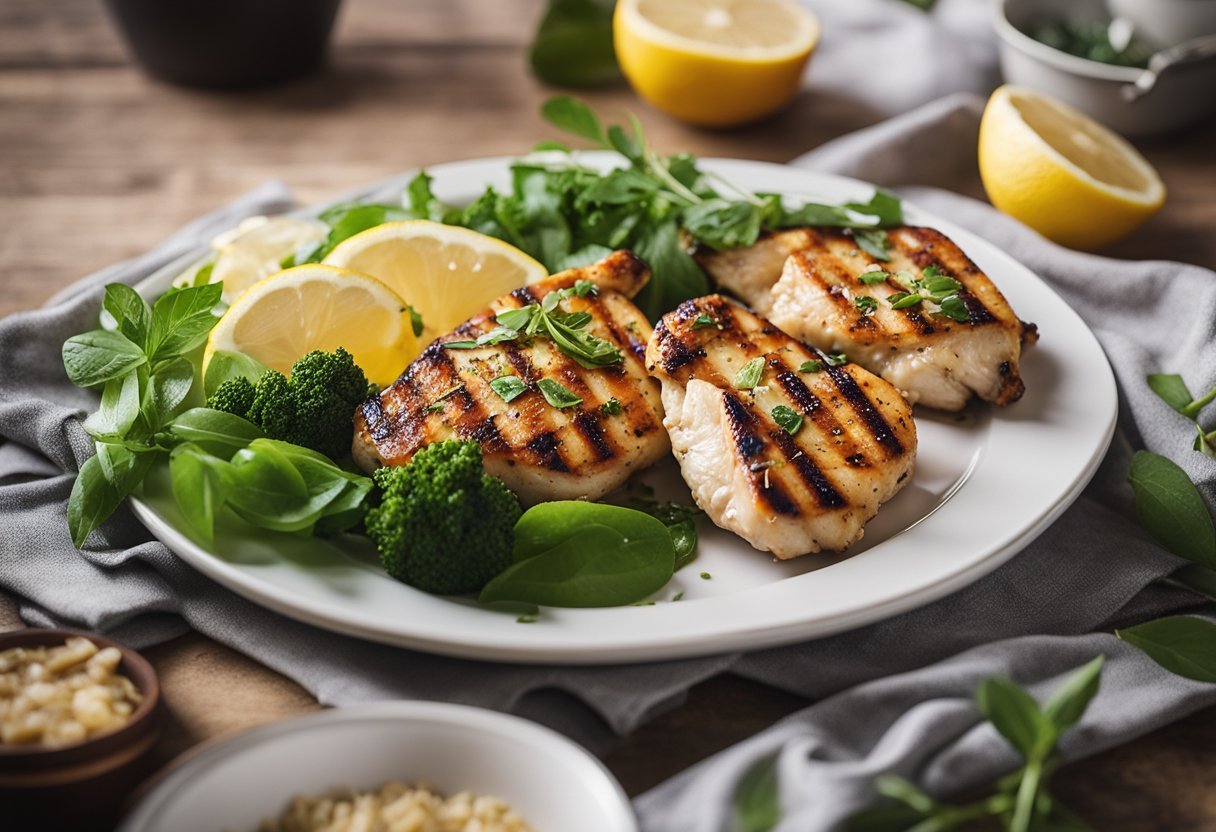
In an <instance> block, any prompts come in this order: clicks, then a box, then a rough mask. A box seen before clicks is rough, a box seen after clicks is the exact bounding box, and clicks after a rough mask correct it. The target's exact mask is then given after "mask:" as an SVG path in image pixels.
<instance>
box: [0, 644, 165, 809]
mask: <svg viewBox="0 0 1216 832" xmlns="http://www.w3.org/2000/svg"><path fill="white" fill-rule="evenodd" d="M72 636H80V637H81V638H87V639H88V640H89V641H91V642H93V643H94V644H96V645H97V646H98V647H116V648H118V650H119V651H120V652H121V653H122V660H121V661H120V662H119V665H118V672H120V673H122V674H123V675H124V676H126V677H127V678H129V679H130V680H131V681H132V682H133V683H134V685H135V687H136V689H137V690H138V691H139V693H140V695H141V697H142V701H141V702H140V704H139V707H138V708H136V709H135V712H134V713H133V714H132V715H131V718H130V719H129V720H128V721H127V723H126V724H125V725H123V726H122V727H121V728H118V729H116V730H114V731H110V732H109V733H105V734H101V735H99V736H97V737H93V738H91V739H86V740H83V741H81V742H78V743H72V744H70V745H61V746H56V747H54V748H46V747H43V746H41V745H11V744H9V745H6V744H3V743H0V804H3V805H4V806H5V815H6V822H7V821H10V820H11V821H17V820H21V821H24V822H26V823H28V824H37V825H38V828H42V829H47V828H59V829H86V828H105V827H104V826H94V825H93V824H94V823H96V822H100V823H103V824H104V823H106V822H107V821H106V820H105V818H109V822H110V823H111V824H112V822H113V819H114V818H115V817H116V816H117V813H118V811H119V807H120V806H121V804H122V802H123V800H124V799H125V798H126V796H127V794H128V793H129V792H130V791H131V789H132V788H133V787H134V786H135V785H136V783H137V782H138V781H139V780H140V779H142V777H143V775H144V774H146V772H144V771H143V770H142V769H141V767H140V765H139V764H140V762H141V758H143V757H144V755H145V754H146V753H147V752H148V750H149V749H151V748H152V746H153V745H154V744H155V742H156V740H157V738H158V737H159V736H160V731H161V720H160V713H161V708H160V683H159V681H158V680H157V678H156V671H155V670H153V668H152V665H150V664H148V661H147V659H145V658H144V657H143V656H141V655H139V654H138V653H136V652H135V651H134V650H131V649H130V648H128V647H124V646H123V645H121V644H117V643H115V642H113V641H111V640H110V639H107V638H103V637H102V636H99V635H96V634H93V633H82V632H77V631H75V630H59V629H34V628H31V629H25V630H16V631H14V632H9V633H0V651H2V650H8V649H10V648H13V647H46V646H55V645H60V644H63V643H64V642H65V641H66V640H67V639H68V638H69V637H72ZM10 810H11V811H13V812H14V813H15V815H10V814H9V812H10ZM14 828H34V826H22V825H21V824H18V826H17V827H14Z"/></svg>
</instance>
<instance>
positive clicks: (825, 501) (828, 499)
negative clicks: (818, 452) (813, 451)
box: [769, 429, 844, 508]
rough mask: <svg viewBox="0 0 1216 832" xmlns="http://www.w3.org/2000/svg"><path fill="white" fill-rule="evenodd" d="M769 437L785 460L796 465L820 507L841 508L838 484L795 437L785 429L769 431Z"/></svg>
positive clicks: (841, 498) (842, 499)
mask: <svg viewBox="0 0 1216 832" xmlns="http://www.w3.org/2000/svg"><path fill="white" fill-rule="evenodd" d="M769 439H771V440H772V441H773V444H774V445H776V446H777V448H778V449H779V450H780V451H781V455H782V456H784V457H785V461H786V462H787V463H788V464H790V465H792V466H794V470H795V471H797V472H798V476H799V477H800V478H801V479H802V482H803V483H804V484H805V485H806V487H807V489H808V490H809V491H810V492H811V493H812V494H814V495H815V499H816V500H817V501H818V502H819V505H820V507H822V508H839V507H840V506H843V505H844V497H843V496H841V494H840V492H839V491H837V490H836V486H835V485H833V484H832V481H831V480H830V479H828V477H827V476H826V475H825V474H824V473H823V471H822V470H820V468H819V466H818V465H816V464H815V460H813V459H811V457H810V456H808V455H807V454H805V453H803V452H802V451H801V450H799V448H798V445H797V443H795V442H794V439H793V437H791V436H790V435H789V434H788V433H786V432H785V431H784V430H781V429H777V430H774V431H771V432H770V433H769Z"/></svg>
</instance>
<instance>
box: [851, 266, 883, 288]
mask: <svg viewBox="0 0 1216 832" xmlns="http://www.w3.org/2000/svg"><path fill="white" fill-rule="evenodd" d="M857 279H858V280H859V281H861V282H862V283H864V284H866V285H867V286H873V285H874V284H875V283H885V282H886V281H887V273H886V272H884V271H883V270H882V269H873V270H871V271H868V272H866V273H865V274H862V275H858V276H857Z"/></svg>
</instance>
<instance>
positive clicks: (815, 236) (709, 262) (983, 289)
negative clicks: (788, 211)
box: [701, 226, 1038, 410]
mask: <svg viewBox="0 0 1216 832" xmlns="http://www.w3.org/2000/svg"><path fill="white" fill-rule="evenodd" d="M888 239H889V241H890V250H889V254H890V260H889V261H888V262H885V263H876V262H874V260H873V258H871V257H870V256H869V255H867V254H865V253H864V252H863V251H861V250H860V249H859V248H858V246H857V243H856V241H855V240H854V238H853V236H852V235H851V234H850V233H849V232H848V231H844V230H840V229H809V228H804V229H795V230H792V231H785V232H779V233H777V234H772V235H769V236H768V237H766V238H764V239H763V240H761V241H760V242H759V243H757V244H756V245H755V246H752V247H751V248H748V249H739V250H736V251H733V252H725V253H723V254H713V255H708V256H705V257H702V258H701V261H702V263H703V264H704V265H705V267H706V268H707V270H708V271H709V272H710V274H711V275H712V276H713V277H714V279H715V280H717V281H718V282H719V283H720V284H721V285H722V286H725V287H726V288H728V289H730V290H731V291H733V292H735V293H737V294H738V295H739V296H740V297H742V298H744V299H745V300H747V301H748V302H749V303H751V304H752V305H753V306H754V308H755V309H756V310H757V311H759V312H761V313H762V314H765V315H767V316H768V317H769V318H770V319H771V320H772V321H773V323H775V324H777V326H779V327H781V328H782V329H784V330H785V331H787V332H789V333H790V334H791V335H793V336H795V337H796V338H799V339H802V340H804V341H806V342H807V343H810V344H813V345H815V346H816V347H818V348H820V349H822V350H825V351H828V352H841V351H843V352H845V353H847V354H848V356H849V358H850V359H852V360H853V361H856V362H858V363H860V364H861V365H862V366H864V367H866V368H867V369H869V370H871V371H873V372H875V373H878V374H879V375H881V376H882V377H883V378H885V379H887V380H888V381H890V382H891V383H892V384H894V385H895V386H896V387H898V388H899V389H900V390H902V391H904V392H905V393H906V394H907V396H908V399H909V400H910V401H912V402H915V403H919V404H923V405H926V406H928V407H934V408H939V409H942V410H959V409H961V408H962V407H963V406H964V405H965V404H966V403H967V400H968V399H970V398H971V396H972V395H973V394H974V395H978V396H979V397H980V398H981V399H984V400H985V401H990V402H993V403H995V404H998V405H1007V404H1010V403H1012V402H1015V401H1017V400H1018V399H1019V398H1021V396H1022V393H1023V391H1024V390H1025V386H1024V384H1023V381H1022V377H1021V372H1020V361H1021V354H1022V347H1023V345H1025V344H1029V343H1033V342H1034V341H1035V340H1037V337H1038V334H1037V330H1036V329H1035V327H1034V325H1033V324H1027V323H1023V322H1022V321H1020V320H1019V319H1018V317H1017V316H1016V315H1015V314H1014V312H1013V310H1012V309H1011V308H1010V306H1009V303H1008V302H1007V301H1006V300H1005V298H1004V296H1003V295H1002V294H1001V292H1000V290H999V289H997V288H996V286H995V285H993V283H992V281H991V280H990V279H989V278H988V276H987V275H985V274H984V273H983V272H982V271H980V269H979V267H977V266H976V265H975V263H973V262H972V261H971V259H970V258H968V257H967V255H965V254H964V253H963V252H962V251H961V250H960V249H959V247H958V246H957V245H955V244H954V243H953V242H952V241H951V240H950V239H949V238H948V237H946V236H945V235H944V234H942V233H941V232H938V231H935V230H933V229H931V228H919V227H912V226H901V227H899V228H894V229H890V230H889V231H888ZM787 251H788V252H789V255H788V256H787V257H786V259H785V260H784V261H783V264H782V268H780V269H777V268H775V267H774V266H775V263H776V260H777V258H778V257H779V256H780V255H781V254H782V253H783V252H787ZM727 255H729V257H728V256H727ZM926 269H929V270H930V273H940V274H941V275H943V276H946V277H949V278H952V279H954V280H955V281H957V282H958V283H960V284H962V288H961V290H959V292H958V298H959V300H960V301H961V302H962V304H963V306H964V307H965V309H966V313H967V314H968V315H969V318H968V320H965V321H957V320H952V319H951V318H948V317H946V316H945V315H942V314H937V313H935V312H933V311H930V310H931V309H933V308H934V307H933V306H932V305H931V304H925V303H921V304H916V305H913V306H909V307H907V308H903V309H895V308H893V307H892V306H891V303H890V302H889V301H888V299H889V298H890V297H891V296H892V295H896V294H897V293H906V292H908V291H909V290H910V285H909V283H910V280H919V279H922V278H923V275H924V274H925V270H926ZM875 271H885V272H886V273H888V277H887V278H886V279H885V280H883V281H882V282H880V283H870V284H867V283H863V282H862V281H860V280H858V278H859V277H860V276H861V275H863V274H867V273H873V272H875ZM864 296H870V297H873V298H875V299H876V300H877V301H878V302H877V303H876V304H870V305H869V308H865V307H863V306H859V305H858V298H861V297H864ZM862 303H863V304H868V303H869V302H868V301H862Z"/></svg>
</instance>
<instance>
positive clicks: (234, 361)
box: [203, 350, 270, 396]
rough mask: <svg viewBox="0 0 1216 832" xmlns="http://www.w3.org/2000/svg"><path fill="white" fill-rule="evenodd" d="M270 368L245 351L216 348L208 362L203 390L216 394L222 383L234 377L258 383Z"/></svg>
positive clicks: (210, 394) (208, 393)
mask: <svg viewBox="0 0 1216 832" xmlns="http://www.w3.org/2000/svg"><path fill="white" fill-rule="evenodd" d="M268 369H270V368H269V367H267V366H266V365H265V364H263V363H262V362H261V361H258V360H257V359H256V358H250V357H249V356H247V355H245V354H244V353H240V352H229V351H228V350H216V351H215V352H214V353H212V354H211V360H210V361H209V362H208V363H207V372H206V373H205V374H204V376H203V392H205V393H206V394H207V395H208V396H212V395H215V391H216V390H218V389H219V388H220V385H221V384H223V383H224V382H225V381H228V380H229V379H234V378H245V379H248V380H249V381H251V382H253V383H254V384H257V382H258V379H260V378H261V377H262V376H264V375H265V374H266V371H267V370H268Z"/></svg>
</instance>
